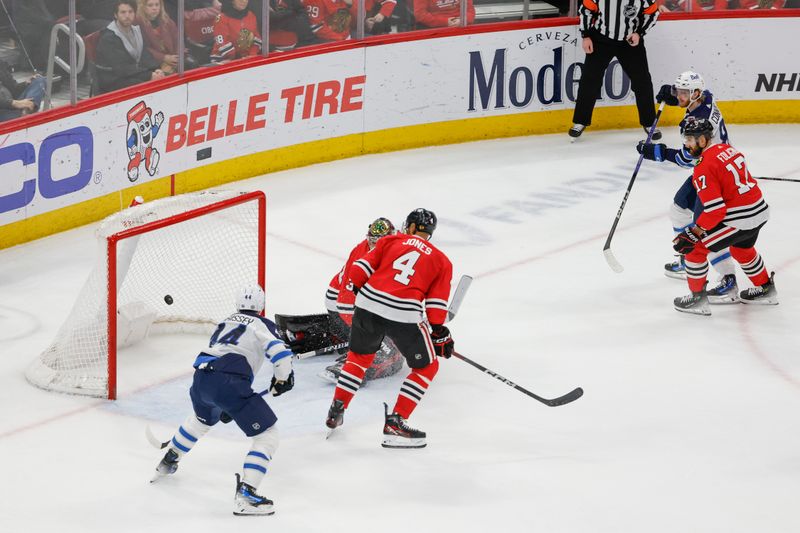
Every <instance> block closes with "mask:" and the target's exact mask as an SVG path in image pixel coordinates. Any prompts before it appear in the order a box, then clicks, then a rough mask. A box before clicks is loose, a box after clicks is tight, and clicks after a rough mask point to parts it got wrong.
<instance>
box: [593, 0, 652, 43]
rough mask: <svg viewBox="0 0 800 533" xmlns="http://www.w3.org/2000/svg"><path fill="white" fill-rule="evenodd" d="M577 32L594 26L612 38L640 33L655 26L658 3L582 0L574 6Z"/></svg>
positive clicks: (619, 39)
mask: <svg viewBox="0 0 800 533" xmlns="http://www.w3.org/2000/svg"><path fill="white" fill-rule="evenodd" d="M578 16H579V17H580V29H581V35H583V36H584V37H586V32H587V31H589V30H595V31H597V32H598V33H600V34H601V35H603V36H605V37H608V38H609V39H612V40H614V41H623V40H625V37H627V36H628V35H630V34H632V33H638V34H639V35H640V36H642V37H643V36H644V34H645V33H647V31H648V30H649V29H650V28H652V27H653V26H655V24H656V19H657V18H658V6H657V5H656V3H655V0H583V3H582V4H581V5H580V6H579V7H578Z"/></svg>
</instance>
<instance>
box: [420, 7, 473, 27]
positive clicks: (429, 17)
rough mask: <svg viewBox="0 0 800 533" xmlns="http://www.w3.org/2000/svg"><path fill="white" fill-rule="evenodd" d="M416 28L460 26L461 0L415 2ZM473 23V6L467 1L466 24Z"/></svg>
mask: <svg viewBox="0 0 800 533" xmlns="http://www.w3.org/2000/svg"><path fill="white" fill-rule="evenodd" d="M414 18H415V19H416V20H417V28H419V29H422V28H441V27H447V26H460V25H461V0H415V1H414ZM473 22H475V6H474V5H472V0H467V24H472V23H473Z"/></svg>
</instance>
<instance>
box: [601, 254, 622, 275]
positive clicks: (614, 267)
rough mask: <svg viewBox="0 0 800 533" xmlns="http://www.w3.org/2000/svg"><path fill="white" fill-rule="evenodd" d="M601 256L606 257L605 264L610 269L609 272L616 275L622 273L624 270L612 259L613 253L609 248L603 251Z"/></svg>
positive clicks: (615, 259) (614, 258)
mask: <svg viewBox="0 0 800 533" xmlns="http://www.w3.org/2000/svg"><path fill="white" fill-rule="evenodd" d="M603 255H605V256H606V263H608V266H610V267H611V270H613V271H614V272H616V273H617V274H621V273H622V271H623V270H625V268H624V267H623V266H622V264H621V263H620V262H619V261H617V258H616V257H614V252H612V251H611V248H606V249H604V250H603Z"/></svg>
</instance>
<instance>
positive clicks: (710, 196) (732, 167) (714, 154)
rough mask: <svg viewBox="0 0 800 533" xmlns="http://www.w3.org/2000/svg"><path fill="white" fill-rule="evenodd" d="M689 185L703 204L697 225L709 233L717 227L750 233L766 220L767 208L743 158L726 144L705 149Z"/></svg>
mask: <svg viewBox="0 0 800 533" xmlns="http://www.w3.org/2000/svg"><path fill="white" fill-rule="evenodd" d="M692 183H694V188H695V189H696V190H697V195H698V196H699V197H700V200H701V201H702V202H703V212H702V213H701V214H700V216H699V217H697V225H698V226H700V227H701V228H703V229H705V230H710V229H712V228H713V227H715V226H717V225H718V224H720V223H723V224H725V225H726V226H731V227H734V228H737V229H753V228H756V227H758V226H760V225H761V224H763V223H764V222H766V221H767V220H769V206H768V205H767V202H766V201H764V197H763V196H762V195H761V189H759V188H758V183H756V180H755V178H753V176H751V175H750V172H749V171H748V170H747V166H746V165H745V161H744V156H743V155H742V154H741V153H739V151H738V150H736V148H734V147H733V146H731V145H729V144H725V143H720V144H715V145H713V146H712V147H710V148H708V149H706V151H705V152H703V156H702V157H701V158H700V160H699V162H698V163H697V166H695V167H694V172H693V176H692Z"/></svg>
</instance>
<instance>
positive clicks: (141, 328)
mask: <svg viewBox="0 0 800 533" xmlns="http://www.w3.org/2000/svg"><path fill="white" fill-rule="evenodd" d="M97 239H98V244H99V247H100V250H101V252H100V254H99V257H98V260H97V262H96V264H95V267H94V269H93V271H92V273H91V274H90V275H89V278H88V279H87V281H86V284H85V285H84V287H83V290H82V291H81V293H80V295H79V296H78V298H77V300H76V302H75V304H74V306H73V309H72V311H71V312H70V314H69V316H68V317H67V320H66V321H65V323H64V324H63V325H62V327H61V329H60V330H59V333H58V334H57V335H56V338H55V339H54V340H53V342H52V343H51V345H50V347H49V348H48V349H47V350H45V351H44V352H43V353H42V354H41V355H40V356H39V357H38V358H37V359H36V360H35V361H34V362H33V363H32V364H31V366H30V367H29V368H28V370H27V371H26V378H27V379H28V381H30V382H31V383H32V384H34V385H36V386H38V387H41V388H44V389H48V390H56V391H60V392H66V393H71V394H80V395H87V396H96V397H106V398H108V399H111V400H113V399H116V397H117V383H118V381H117V362H118V361H117V351H118V349H119V348H121V347H123V346H129V345H132V344H135V343H136V342H138V341H140V340H142V339H143V338H145V337H147V336H148V335H149V334H151V333H158V332H176V331H177V332H180V331H192V332H197V331H210V330H212V329H213V327H214V325H216V324H217V323H218V322H219V321H220V320H222V319H224V318H225V316H227V315H228V314H230V312H231V311H232V310H233V303H234V297H235V294H236V292H237V291H238V290H239V289H240V288H241V287H242V286H244V285H246V284H250V283H253V282H255V281H257V282H258V283H260V284H261V286H262V287H264V282H265V239H266V197H265V195H264V193H263V192H261V191H256V192H248V193H238V192H230V191H219V192H202V193H192V194H185V195H180V196H174V197H168V198H162V199H160V200H155V201H153V202H147V203H144V204H142V205H138V206H135V207H131V208H129V209H125V210H123V211H121V212H119V213H116V214H114V215H111V216H110V217H108V218H106V219H105V220H104V221H103V222H101V224H100V226H99V227H98V229H97Z"/></svg>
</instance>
